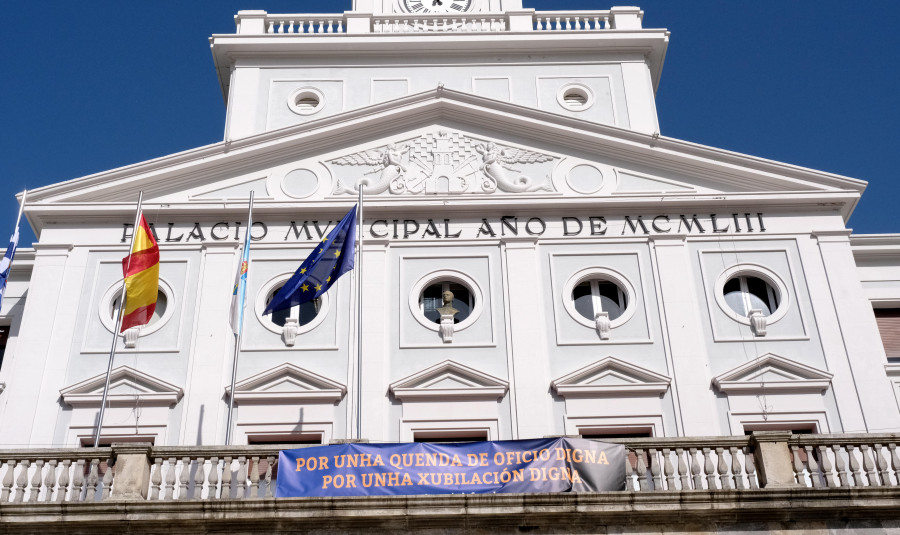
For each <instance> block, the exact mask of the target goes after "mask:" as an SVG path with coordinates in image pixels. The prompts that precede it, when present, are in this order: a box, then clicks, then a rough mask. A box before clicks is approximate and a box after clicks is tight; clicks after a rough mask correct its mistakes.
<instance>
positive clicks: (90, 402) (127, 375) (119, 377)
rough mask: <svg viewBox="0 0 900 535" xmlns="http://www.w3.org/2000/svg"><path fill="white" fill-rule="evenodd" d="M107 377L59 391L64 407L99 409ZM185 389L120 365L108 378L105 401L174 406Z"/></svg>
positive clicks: (90, 379)
mask: <svg viewBox="0 0 900 535" xmlns="http://www.w3.org/2000/svg"><path fill="white" fill-rule="evenodd" d="M105 383H106V374H100V375H95V376H94V377H91V378H89V379H85V380H84V381H81V382H79V383H76V384H73V385H71V386H68V387H66V388H63V389H62V390H60V391H59V394H60V396H61V397H62V400H63V402H64V403H66V404H67V405H71V406H76V405H85V406H97V407H99V406H100V403H101V402H102V400H103V387H104V384H105ZM183 395H184V390H182V389H181V388H180V387H177V386H175V385H173V384H171V383H168V382H166V381H163V380H162V379H158V378H156V377H154V376H152V375H149V374H146V373H144V372H141V371H139V370H136V369H134V368H131V367H129V366H119V367H118V368H115V369H114V370H112V372H111V373H110V376H109V394H108V396H107V399H108V402H109V403H110V404H111V405H116V404H132V405H134V404H138V403H139V404H140V405H143V406H148V405H174V404H175V403H178V401H179V400H180V399H181V397H182V396H183Z"/></svg>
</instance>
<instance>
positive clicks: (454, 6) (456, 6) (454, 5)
mask: <svg viewBox="0 0 900 535" xmlns="http://www.w3.org/2000/svg"><path fill="white" fill-rule="evenodd" d="M450 7H452V8H453V9H455V10H457V11H462V10H463V6H461V5H459V4H450Z"/></svg>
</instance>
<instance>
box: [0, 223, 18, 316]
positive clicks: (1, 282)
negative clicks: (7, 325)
mask: <svg viewBox="0 0 900 535" xmlns="http://www.w3.org/2000/svg"><path fill="white" fill-rule="evenodd" d="M18 245H19V227H18V225H16V231H15V232H14V233H13V235H12V236H10V238H9V246H7V247H6V254H5V255H3V260H0V306H3V293H4V292H6V281H7V280H8V279H9V270H10V269H11V268H12V261H13V258H14V257H15V256H16V247H17V246H18Z"/></svg>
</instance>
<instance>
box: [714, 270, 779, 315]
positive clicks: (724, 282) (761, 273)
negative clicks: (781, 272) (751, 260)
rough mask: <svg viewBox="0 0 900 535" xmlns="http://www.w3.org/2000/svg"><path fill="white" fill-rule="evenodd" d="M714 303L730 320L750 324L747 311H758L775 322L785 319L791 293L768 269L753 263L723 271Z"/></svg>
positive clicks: (717, 284)
mask: <svg viewBox="0 0 900 535" xmlns="http://www.w3.org/2000/svg"><path fill="white" fill-rule="evenodd" d="M715 291H716V294H715V295H716V302H717V303H718V304H719V308H721V309H722V311H724V312H725V313H726V314H727V315H728V316H730V317H731V318H732V319H734V320H736V321H739V322H741V323H744V324H749V323H750V320H749V319H748V318H749V317H750V312H751V311H752V310H759V311H760V312H761V313H762V315H763V316H766V317H767V318H768V322H769V323H774V322H776V321H778V320H780V319H781V318H783V317H784V315H785V313H786V312H787V309H788V304H789V300H790V294H789V293H788V291H787V286H785V284H784V282H782V280H781V279H780V278H779V277H778V276H777V275H775V274H774V273H773V272H771V271H770V270H768V269H766V268H764V267H762V266H758V265H755V264H739V265H736V266H732V267H730V268H728V269H726V270H725V271H724V272H723V273H722V274H721V275H720V276H719V279H718V280H717V281H716V290H715Z"/></svg>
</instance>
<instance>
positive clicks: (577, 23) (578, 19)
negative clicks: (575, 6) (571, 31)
mask: <svg viewBox="0 0 900 535" xmlns="http://www.w3.org/2000/svg"><path fill="white" fill-rule="evenodd" d="M575 29H576V30H580V29H581V17H575Z"/></svg>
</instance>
